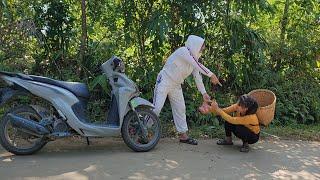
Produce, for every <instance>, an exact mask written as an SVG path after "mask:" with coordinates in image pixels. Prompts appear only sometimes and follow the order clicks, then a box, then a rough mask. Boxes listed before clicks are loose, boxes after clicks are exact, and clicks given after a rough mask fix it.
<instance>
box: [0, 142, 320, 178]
mask: <svg viewBox="0 0 320 180" xmlns="http://www.w3.org/2000/svg"><path fill="white" fill-rule="evenodd" d="M215 142H216V140H215V139H213V140H200V142H199V145H198V146H191V145H186V144H179V143H178V140H177V139H162V140H161V141H160V143H159V144H158V146H157V147H156V148H155V149H154V150H153V151H151V152H147V153H135V152H132V151H131V150H130V149H129V148H127V146H126V145H125V144H124V143H123V142H122V140H121V139H117V138H116V139H92V140H91V145H90V146H87V145H86V141H85V139H79V138H70V139H65V140H58V141H55V142H51V143H48V144H47V145H46V146H45V147H44V149H42V150H41V151H40V152H38V153H36V154H34V155H31V156H15V155H12V154H11V153H8V152H6V151H5V150H4V149H3V148H2V147H1V148H0V179H1V180H6V179H75V180H86V179H110V180H113V179H131V180H137V179H142V180H144V179H163V180H166V179H173V180H184V179H190V180H197V179H200V180H207V179H311V180H312V179H320V142H306V141H284V140H274V139H269V140H262V141H260V142H259V143H257V144H255V145H253V146H251V151H250V152H249V153H241V152H239V146H240V142H239V141H237V142H236V144H235V145H234V146H228V147H223V146H217V145H216V144H215Z"/></svg>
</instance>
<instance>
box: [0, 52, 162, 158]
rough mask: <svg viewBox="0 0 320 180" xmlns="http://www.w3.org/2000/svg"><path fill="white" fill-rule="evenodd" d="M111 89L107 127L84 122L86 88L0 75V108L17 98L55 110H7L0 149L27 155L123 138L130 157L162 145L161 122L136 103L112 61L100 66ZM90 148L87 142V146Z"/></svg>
mask: <svg viewBox="0 0 320 180" xmlns="http://www.w3.org/2000/svg"><path fill="white" fill-rule="evenodd" d="M101 70H102V71H103V73H104V75H105V76H106V78H108V80H109V83H110V85H111V87H112V93H111V94H112V100H111V106H110V109H109V112H108V114H107V118H106V121H105V122H99V123H96V122H91V121H89V120H88V119H87V115H86V107H87V102H88V99H89V91H88V87H87V85H85V84H83V83H78V82H65V81H58V80H54V79H50V78H47V77H42V76H34V75H26V74H21V73H10V72H3V71H0V79H2V80H4V81H5V82H6V84H7V85H8V86H7V87H5V88H2V89H0V103H1V104H0V105H3V104H5V103H6V102H7V101H8V100H10V99H13V97H15V96H27V95H30V94H31V95H33V96H36V97H39V98H42V99H44V100H46V101H47V102H48V103H49V105H50V106H51V107H53V108H51V109H53V112H52V110H51V111H50V110H49V109H50V108H49V107H43V106H42V105H40V106H39V105H31V104H28V105H21V106H17V107H14V108H12V109H10V110H9V111H8V112H7V113H6V114H5V115H4V116H3V118H2V120H1V122H0V143H1V145H2V146H3V147H4V148H5V149H6V150H7V151H9V152H12V153H14V154H17V155H27V154H32V153H35V152H36V151H38V150H40V149H41V148H42V147H43V146H44V145H45V144H46V143H47V142H49V141H53V140H55V139H57V138H64V137H69V136H72V135H80V136H84V137H87V141H88V137H109V136H117V135H120V133H121V135H122V137H123V140H124V142H125V143H126V144H127V145H128V146H129V147H130V148H131V149H132V150H134V151H139V152H141V151H142V152H144V151H149V150H151V149H153V148H154V147H155V146H156V145H157V143H158V141H159V139H160V136H161V135H160V122H159V119H158V117H157V115H156V114H155V113H154V112H153V111H152V109H153V108H154V106H153V104H151V103H150V102H149V101H147V100H145V99H143V98H141V97H139V95H140V92H139V90H138V88H137V86H136V84H135V83H134V82H133V81H132V80H130V79H129V78H128V77H127V76H126V75H125V74H124V64H123V62H122V60H121V59H119V58H118V57H115V56H114V57H112V58H111V59H109V60H108V61H106V62H105V63H103V64H102V65H101ZM88 144H89V141H88Z"/></svg>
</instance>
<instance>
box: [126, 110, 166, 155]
mask: <svg viewBox="0 0 320 180" xmlns="http://www.w3.org/2000/svg"><path fill="white" fill-rule="evenodd" d="M136 112H137V114H136V113H135V112H134V111H130V112H128V113H127V115H126V116H125V118H124V120H123V124H122V127H121V134H122V138H123V140H124V142H125V143H126V144H127V145H128V146H129V147H130V148H131V149H132V150H133V151H136V152H147V151H150V150H151V149H153V148H154V147H155V146H156V145H157V144H158V142H159V139H160V137H161V128H160V120H159V118H158V116H157V115H156V114H155V113H154V112H153V111H152V110H151V109H150V108H148V107H143V106H142V107H137V108H136ZM137 115H138V116H139V119H138V118H137ZM139 121H140V123H139ZM141 126H143V127H141ZM141 128H144V130H142V129H141ZM144 132H145V134H143V133H144Z"/></svg>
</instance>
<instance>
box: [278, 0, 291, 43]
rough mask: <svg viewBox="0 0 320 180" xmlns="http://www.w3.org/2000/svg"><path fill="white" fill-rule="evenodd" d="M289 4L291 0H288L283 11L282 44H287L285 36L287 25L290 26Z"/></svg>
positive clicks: (281, 24)
mask: <svg viewBox="0 0 320 180" xmlns="http://www.w3.org/2000/svg"><path fill="white" fill-rule="evenodd" d="M289 3H290V0H286V4H285V6H284V9H283V14H282V19H281V23H280V26H281V27H280V30H281V33H280V39H281V44H284V43H285V42H284V41H285V35H286V29H287V25H288V16H289V14H288V12H289Z"/></svg>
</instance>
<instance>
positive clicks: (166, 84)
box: [153, 71, 188, 133]
mask: <svg viewBox="0 0 320 180" xmlns="http://www.w3.org/2000/svg"><path fill="white" fill-rule="evenodd" d="M167 96H168V97H169V100H170V104H171V109H172V114H173V120H174V124H175V125H176V128H177V131H178V132H179V133H185V132H187V131H188V125H187V121H186V106H185V103H184V98H183V93H182V88H181V84H177V83H175V82H173V81H172V80H171V79H170V77H169V76H168V75H166V73H165V72H164V71H161V72H160V73H159V75H158V77H157V82H156V86H155V89H154V96H153V104H154V106H155V109H154V112H155V113H156V114H157V115H158V116H159V114H160V112H161V109H162V107H163V105H164V103H165V101H166V98H167Z"/></svg>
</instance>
